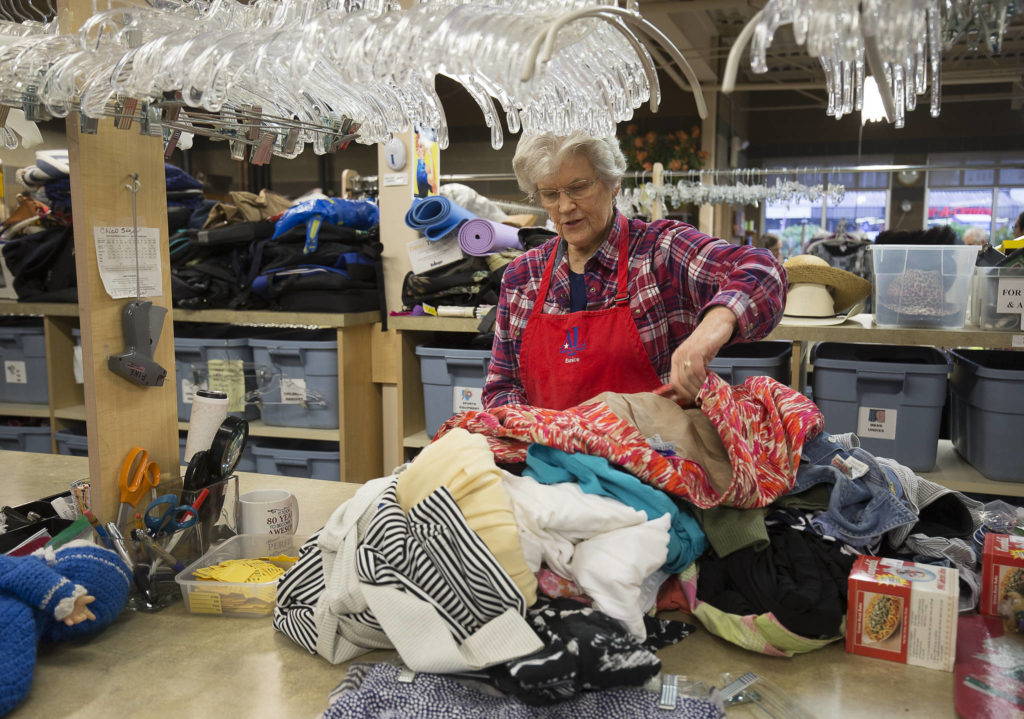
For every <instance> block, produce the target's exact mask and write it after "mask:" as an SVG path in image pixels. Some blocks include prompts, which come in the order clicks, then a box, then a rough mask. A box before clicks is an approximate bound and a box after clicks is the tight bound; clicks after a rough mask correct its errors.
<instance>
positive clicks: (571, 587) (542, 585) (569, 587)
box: [537, 567, 594, 607]
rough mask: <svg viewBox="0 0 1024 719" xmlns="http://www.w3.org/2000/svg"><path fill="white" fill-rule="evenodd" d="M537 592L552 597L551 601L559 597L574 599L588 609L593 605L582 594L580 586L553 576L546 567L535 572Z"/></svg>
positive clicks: (588, 598)
mask: <svg viewBox="0 0 1024 719" xmlns="http://www.w3.org/2000/svg"><path fill="white" fill-rule="evenodd" d="M537 591H539V592H540V593H541V594H543V595H544V596H545V597H552V598H553V599H557V598H559V597H566V598H568V599H575V600H576V601H577V602H582V603H583V604H586V605H587V606H588V607H589V606H590V605H591V604H593V603H594V600H592V599H591V598H590V597H588V596H587V595H585V594H584V593H583V590H582V589H580V585H578V584H577V583H576V582H574V581H572V580H571V579H567V578H565V577H563V576H562V575H561V574H555V573H554V572H552V571H551V570H550V569H548V568H547V567H542V568H541V569H540V571H539V572H537Z"/></svg>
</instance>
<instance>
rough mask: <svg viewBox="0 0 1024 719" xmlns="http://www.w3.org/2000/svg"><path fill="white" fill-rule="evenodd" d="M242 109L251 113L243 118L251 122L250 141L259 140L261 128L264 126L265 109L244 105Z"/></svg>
mask: <svg viewBox="0 0 1024 719" xmlns="http://www.w3.org/2000/svg"><path fill="white" fill-rule="evenodd" d="M242 107H243V108H244V109H245V110H248V111H249V114H248V115H247V116H244V117H243V119H245V120H248V121H249V131H248V137H249V139H250V140H253V141H256V140H259V139H260V126H261V125H262V124H263V108H262V107H260V106H259V105H242Z"/></svg>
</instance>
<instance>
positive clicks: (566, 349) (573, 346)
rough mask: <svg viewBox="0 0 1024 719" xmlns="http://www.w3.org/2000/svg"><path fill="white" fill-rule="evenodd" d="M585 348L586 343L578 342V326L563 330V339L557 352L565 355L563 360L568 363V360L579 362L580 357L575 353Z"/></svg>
mask: <svg viewBox="0 0 1024 719" xmlns="http://www.w3.org/2000/svg"><path fill="white" fill-rule="evenodd" d="M586 348H587V343H586V342H585V341H584V342H582V343H581V342H580V328H579V327H578V326H577V327H573V328H571V329H568V330H566V331H565V341H564V342H562V346H561V347H560V348H559V350H558V352H559V354H562V355H565V361H566V364H568V363H569V362H579V361H580V358H579V357H577V356H576V355H578V354H579V353H580V352H582V351H583V350H585V349H586Z"/></svg>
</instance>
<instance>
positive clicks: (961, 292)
mask: <svg viewBox="0 0 1024 719" xmlns="http://www.w3.org/2000/svg"><path fill="white" fill-rule="evenodd" d="M871 252H872V255H873V256H872V261H873V262H872V264H873V267H874V280H875V281H874V285H873V288H872V293H873V294H872V299H873V301H874V307H875V322H876V324H878V325H880V326H882V327H928V328H932V329H935V328H943V329H950V328H952V329H955V328H958V327H963V326H964V322H965V320H966V319H967V300H968V295H969V293H970V286H971V275H972V274H973V272H974V263H975V261H976V260H977V257H978V248H977V247H975V246H972V245H941V246H940V245H936V246H927V245H872V247H871Z"/></svg>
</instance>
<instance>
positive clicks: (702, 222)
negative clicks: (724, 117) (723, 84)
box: [697, 90, 718, 235]
mask: <svg viewBox="0 0 1024 719" xmlns="http://www.w3.org/2000/svg"><path fill="white" fill-rule="evenodd" d="M704 102H705V103H706V104H707V106H708V116H707V117H705V118H704V120H703V121H702V122H701V127H700V149H702V150H703V151H704V152H706V153H708V156H707V157H708V159H707V160H706V161H705V164H704V167H706V168H707V169H709V170H713V169H715V168H716V167H717V166H718V158H717V157H716V156H715V146H716V144H717V140H718V91H717V90H704ZM707 181H708V182H711V183H712V184H714V180H712V179H709V180H707ZM697 212H698V218H699V219H698V221H697V229H699V230H700V231H701V232H703V233H704V234H705V235H714V234H715V206H714V205H710V204H704V205H701V206H700V208H699V209H698V211H697Z"/></svg>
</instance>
